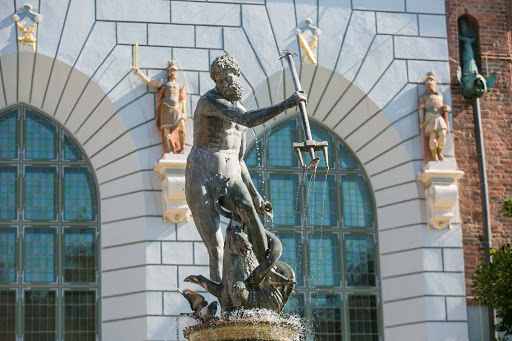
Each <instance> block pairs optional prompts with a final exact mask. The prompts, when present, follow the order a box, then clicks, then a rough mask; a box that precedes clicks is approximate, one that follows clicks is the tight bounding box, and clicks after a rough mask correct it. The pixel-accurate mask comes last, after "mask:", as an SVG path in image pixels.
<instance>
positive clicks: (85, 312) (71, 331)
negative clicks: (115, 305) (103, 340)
mask: <svg viewBox="0 0 512 341" xmlns="http://www.w3.org/2000/svg"><path fill="white" fill-rule="evenodd" d="M64 340H80V341H82V340H83V341H95V340H96V293H95V292H94V291H75V290H73V291H66V292H64Z"/></svg>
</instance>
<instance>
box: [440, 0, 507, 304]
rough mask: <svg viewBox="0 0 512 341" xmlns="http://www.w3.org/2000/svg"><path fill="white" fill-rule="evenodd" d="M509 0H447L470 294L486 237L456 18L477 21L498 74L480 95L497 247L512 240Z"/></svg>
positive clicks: (485, 53)
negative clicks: (505, 202) (511, 205)
mask: <svg viewBox="0 0 512 341" xmlns="http://www.w3.org/2000/svg"><path fill="white" fill-rule="evenodd" d="M511 3H512V0H485V1H482V0H447V1H446V15H447V24H448V47H449V52H450V76H451V90H452V110H453V111H452V112H453V131H454V138H455V157H456V159H457V164H458V167H459V169H461V170H463V171H464V172H466V174H465V175H464V177H463V178H462V179H461V180H460V182H459V196H460V215H461V220H462V237H463V244H464V261H465V276H466V291H467V294H468V296H471V275H472V274H473V272H474V270H475V267H476V265H477V264H478V263H479V262H480V261H482V260H484V259H486V256H485V255H486V253H485V250H486V240H485V234H484V226H483V222H482V202H481V190H480V173H479V167H478V159H477V149H476V138H475V134H476V132H475V126H474V120H473V110H472V106H471V100H468V99H464V97H463V96H462V94H461V92H460V87H459V84H458V81H457V76H456V72H457V67H458V66H459V42H458V27H457V19H458V18H459V17H460V16H461V15H463V14H468V15H471V16H473V17H474V18H475V19H476V20H477V21H478V25H479V35H480V52H481V64H482V70H480V71H481V73H482V74H483V76H484V77H486V78H487V75H488V73H492V72H496V74H497V77H496V85H495V87H494V88H493V89H491V90H490V91H489V92H488V93H486V94H485V95H484V96H483V97H482V98H481V99H480V106H481V119H482V126H483V135H484V142H485V156H486V167H487V178H488V186H489V200H490V216H491V228H492V244H493V246H495V247H496V246H499V245H501V244H503V243H505V242H510V241H511V240H512V238H511V236H512V219H510V218H506V217H505V216H504V215H503V212H502V205H501V198H502V197H504V196H508V197H511V198H512V99H511V73H512V62H511V51H512V50H511V42H510V39H511V36H510V28H511V24H510V23H511V20H512V18H511V15H512V13H511V10H510V8H511ZM468 303H469V304H471V303H472V300H471V299H470V300H468Z"/></svg>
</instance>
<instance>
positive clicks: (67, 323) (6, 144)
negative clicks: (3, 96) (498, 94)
mask: <svg viewBox="0 0 512 341" xmlns="http://www.w3.org/2000/svg"><path fill="white" fill-rule="evenodd" d="M98 233H99V222H98V198H97V187H96V182H95V180H94V176H93V173H92V168H91V166H90V165H89V162H88V160H87V158H86V157H85V155H84V153H83V152H82V150H81V149H80V147H79V146H78V144H77V143H76V142H75V141H74V139H73V138H72V137H71V135H70V134H69V133H68V132H67V131H66V130H65V129H63V128H62V127H61V126H60V125H59V124H57V123H56V122H55V121H54V120H52V119H50V118H49V117H47V116H46V115H44V114H42V113H40V112H38V111H36V110H35V109H33V108H31V107H29V106H26V105H17V106H15V107H10V108H8V109H6V110H3V111H1V112H0V339H1V340H9V341H10V340H13V341H14V340H18V339H21V338H22V339H23V340H57V339H58V340H96V339H97V338H98V337H99V333H98V330H99V328H98V323H99V321H98V314H99V310H98V298H99V265H98V264H99V259H98Z"/></svg>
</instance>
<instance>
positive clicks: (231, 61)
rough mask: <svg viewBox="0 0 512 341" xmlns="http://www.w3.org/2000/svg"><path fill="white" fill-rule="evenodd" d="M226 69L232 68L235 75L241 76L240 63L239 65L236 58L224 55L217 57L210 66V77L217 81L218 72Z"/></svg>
mask: <svg viewBox="0 0 512 341" xmlns="http://www.w3.org/2000/svg"><path fill="white" fill-rule="evenodd" d="M224 70H232V71H233V73H234V74H235V75H237V76H240V65H238V63H237V61H236V60H235V58H233V57H231V56H228V55H224V56H219V57H217V58H215V60H214V61H213V63H212V66H211V67H210V78H211V79H213V81H214V82H215V81H216V76H217V74H218V73H221V72H224Z"/></svg>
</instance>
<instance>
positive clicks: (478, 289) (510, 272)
mask: <svg viewBox="0 0 512 341" xmlns="http://www.w3.org/2000/svg"><path fill="white" fill-rule="evenodd" d="M509 204H510V202H509ZM510 205H512V204H510ZM511 208H512V207H511ZM509 214H511V215H512V212H511V213H509ZM490 252H491V256H492V262H491V263H481V264H480V265H479V266H478V267H477V269H476V271H475V273H474V274H473V288H472V291H473V295H475V299H476V300H478V301H481V302H483V303H485V304H487V305H489V306H491V307H493V308H494V309H495V310H496V316H497V317H498V319H500V320H501V321H500V322H499V323H498V324H497V325H495V326H494V328H495V330H497V331H498V332H502V333H504V335H505V337H506V336H507V335H512V248H511V247H510V244H506V245H503V246H502V247H501V248H499V249H498V250H494V249H491V250H490ZM501 340H505V338H502V339H501Z"/></svg>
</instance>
